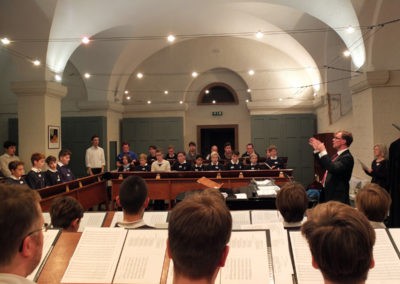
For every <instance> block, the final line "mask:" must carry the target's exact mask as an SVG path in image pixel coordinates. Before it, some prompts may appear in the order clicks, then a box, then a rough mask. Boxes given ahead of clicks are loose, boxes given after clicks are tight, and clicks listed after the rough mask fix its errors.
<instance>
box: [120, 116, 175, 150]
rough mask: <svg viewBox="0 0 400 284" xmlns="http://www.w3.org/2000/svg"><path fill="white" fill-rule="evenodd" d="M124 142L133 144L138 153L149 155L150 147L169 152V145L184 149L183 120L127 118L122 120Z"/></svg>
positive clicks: (132, 146)
mask: <svg viewBox="0 0 400 284" xmlns="http://www.w3.org/2000/svg"><path fill="white" fill-rule="evenodd" d="M121 134H122V140H123V141H128V142H129V143H130V144H131V149H132V150H133V151H134V152H136V153H147V152H148V147H149V145H154V144H155V145H156V146H157V147H160V148H162V149H163V150H164V151H166V150H167V148H168V145H173V146H175V149H176V150H178V149H183V120H182V118H180V117H170V118H168V117H166V118H125V119H123V120H122V129H121Z"/></svg>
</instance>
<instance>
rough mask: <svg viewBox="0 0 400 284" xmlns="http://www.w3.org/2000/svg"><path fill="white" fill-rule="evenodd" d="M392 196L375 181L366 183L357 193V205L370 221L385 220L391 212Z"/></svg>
mask: <svg viewBox="0 0 400 284" xmlns="http://www.w3.org/2000/svg"><path fill="white" fill-rule="evenodd" d="M391 203H392V198H391V197H390V195H389V193H388V192H387V191H386V190H385V189H383V188H382V187H380V186H379V185H377V184H375V183H369V184H366V185H365V186H364V187H363V188H362V189H361V190H359V191H358V192H357V195H356V207H357V209H358V210H360V211H361V212H362V213H364V215H365V216H366V217H367V218H368V220H370V221H374V222H383V221H384V220H385V219H386V217H387V216H388V213H389V208H390V204H391Z"/></svg>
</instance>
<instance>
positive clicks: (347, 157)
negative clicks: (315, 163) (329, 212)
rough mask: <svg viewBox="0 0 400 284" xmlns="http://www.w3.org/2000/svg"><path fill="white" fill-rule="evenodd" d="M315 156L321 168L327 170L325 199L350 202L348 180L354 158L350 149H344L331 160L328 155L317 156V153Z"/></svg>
mask: <svg viewBox="0 0 400 284" xmlns="http://www.w3.org/2000/svg"><path fill="white" fill-rule="evenodd" d="M316 157H317V158H318V160H319V162H320V163H321V166H322V168H323V169H325V170H327V171H328V175H327V177H326V180H325V201H330V200H336V201H340V202H343V203H346V204H350V198H349V188H350V185H349V181H350V179H351V174H352V172H353V167H354V159H353V156H352V155H351V153H350V151H349V150H346V151H344V152H343V153H342V154H340V155H339V156H338V157H337V158H336V160H335V161H333V162H332V160H331V157H329V156H328V155H325V156H322V157H321V158H319V156H318V153H317V154H316Z"/></svg>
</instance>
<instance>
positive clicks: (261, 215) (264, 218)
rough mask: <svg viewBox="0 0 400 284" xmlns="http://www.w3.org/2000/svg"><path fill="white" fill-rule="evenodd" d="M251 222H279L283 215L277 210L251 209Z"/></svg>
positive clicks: (254, 223)
mask: <svg viewBox="0 0 400 284" xmlns="http://www.w3.org/2000/svg"><path fill="white" fill-rule="evenodd" d="M250 213H251V223H252V224H253V225H256V224H266V223H281V222H282V221H283V217H282V215H281V213H279V211H278V210H252V211H251V212H250Z"/></svg>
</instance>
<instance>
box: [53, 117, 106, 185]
mask: <svg viewBox="0 0 400 284" xmlns="http://www.w3.org/2000/svg"><path fill="white" fill-rule="evenodd" d="M94 134H97V135H98V136H99V137H100V146H101V147H103V148H104V154H105V156H106V157H107V148H108V145H107V143H106V141H107V118H106V117H103V116H92V117H63V118H62V119H61V135H62V136H61V139H62V140H61V141H62V147H63V148H68V149H70V150H71V151H72V156H71V161H70V167H71V170H72V172H73V173H74V175H75V176H76V177H83V176H86V175H87V173H86V167H85V154H86V149H87V148H89V147H90V138H91V137H92V135H94Z"/></svg>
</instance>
